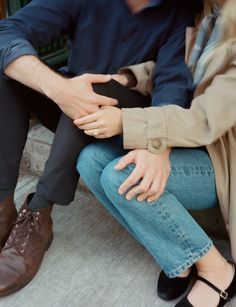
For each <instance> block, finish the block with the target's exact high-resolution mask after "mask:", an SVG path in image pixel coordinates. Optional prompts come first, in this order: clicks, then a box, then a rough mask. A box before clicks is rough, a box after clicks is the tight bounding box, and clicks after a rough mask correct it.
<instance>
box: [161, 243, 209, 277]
mask: <svg viewBox="0 0 236 307" xmlns="http://www.w3.org/2000/svg"><path fill="white" fill-rule="evenodd" d="M212 246H213V242H212V241H211V240H210V241H209V243H208V244H207V246H206V247H204V248H203V249H202V250H201V251H200V252H199V253H198V254H197V255H195V256H193V257H191V258H190V259H189V260H187V261H186V262H185V263H184V264H182V265H181V266H179V267H178V268H177V269H174V270H173V271H171V272H170V273H168V272H165V273H166V275H167V276H168V277H169V278H175V277H177V276H178V275H180V274H181V273H183V272H185V271H186V270H187V269H188V268H189V267H191V266H192V265H193V264H194V263H196V262H197V261H198V260H199V259H200V258H202V257H203V256H204V255H206V254H207V253H208V252H209V250H210V249H211V248H212Z"/></svg>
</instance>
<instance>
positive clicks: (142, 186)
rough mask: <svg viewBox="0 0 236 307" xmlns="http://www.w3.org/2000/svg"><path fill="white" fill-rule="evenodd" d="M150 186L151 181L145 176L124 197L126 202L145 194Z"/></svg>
mask: <svg viewBox="0 0 236 307" xmlns="http://www.w3.org/2000/svg"><path fill="white" fill-rule="evenodd" d="M151 184H152V179H151V177H149V176H145V177H144V178H143V180H142V181H141V182H140V183H139V184H138V185H137V186H135V187H134V188H132V189H131V190H130V191H129V192H128V193H127V195H126V199H127V200H131V199H132V198H134V197H135V196H136V195H140V194H142V193H147V191H148V189H149V187H150V185H151Z"/></svg>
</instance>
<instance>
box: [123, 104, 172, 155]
mask: <svg viewBox="0 0 236 307" xmlns="http://www.w3.org/2000/svg"><path fill="white" fill-rule="evenodd" d="M122 122H123V140H124V148H125V149H148V150H149V151H150V152H152V153H155V154H158V153H161V152H162V151H163V150H165V149H166V148H167V141H166V140H167V129H166V123H165V114H164V112H163V111H162V109H161V108H158V107H149V108H144V109H141V108H133V109H122Z"/></svg>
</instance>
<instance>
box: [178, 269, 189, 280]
mask: <svg viewBox="0 0 236 307" xmlns="http://www.w3.org/2000/svg"><path fill="white" fill-rule="evenodd" d="M190 272H191V268H188V269H187V270H186V271H184V272H182V273H181V274H179V275H178V276H177V277H179V278H185V277H187V276H189V274H190Z"/></svg>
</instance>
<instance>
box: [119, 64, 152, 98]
mask: <svg viewBox="0 0 236 307" xmlns="http://www.w3.org/2000/svg"><path fill="white" fill-rule="evenodd" d="M154 68H155V63H154V62H153V61H149V62H145V63H141V64H137V65H131V66H128V67H122V68H121V69H120V70H119V72H118V73H119V74H120V75H127V76H129V79H132V80H131V83H132V84H136V86H134V87H131V89H133V90H136V91H138V92H140V93H142V94H144V95H148V94H151V92H152V80H153V72H154ZM128 87H129V86H128Z"/></svg>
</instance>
